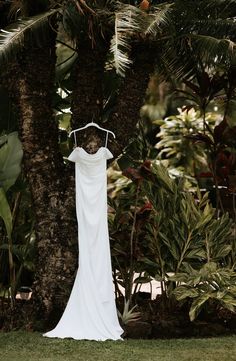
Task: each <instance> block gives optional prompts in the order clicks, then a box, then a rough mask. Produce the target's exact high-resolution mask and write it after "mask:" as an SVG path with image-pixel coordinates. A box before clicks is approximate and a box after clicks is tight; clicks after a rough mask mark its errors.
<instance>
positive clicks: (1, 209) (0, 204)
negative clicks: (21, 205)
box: [0, 188, 12, 239]
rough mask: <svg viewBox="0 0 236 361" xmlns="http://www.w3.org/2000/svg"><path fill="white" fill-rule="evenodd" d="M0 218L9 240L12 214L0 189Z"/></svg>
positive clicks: (3, 192) (2, 190)
mask: <svg viewBox="0 0 236 361" xmlns="http://www.w3.org/2000/svg"><path fill="white" fill-rule="evenodd" d="M0 217H1V218H2V219H3V222H4V224H5V227H6V231H7V236H8V238H9V239H10V238H11V233H12V214H11V209H10V206H9V203H8V201H7V197H6V194H5V191H4V189H3V188H0Z"/></svg>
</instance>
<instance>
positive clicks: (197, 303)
mask: <svg viewBox="0 0 236 361" xmlns="http://www.w3.org/2000/svg"><path fill="white" fill-rule="evenodd" d="M211 296H212V295H211V293H204V294H203V295H201V296H200V297H198V298H197V299H195V300H194V301H193V303H192V305H191V308H190V311H189V317H190V320H191V321H194V320H195V318H196V317H197V316H198V314H199V312H200V311H201V309H202V307H203V305H204V303H206V302H207V301H208V300H209V298H211Z"/></svg>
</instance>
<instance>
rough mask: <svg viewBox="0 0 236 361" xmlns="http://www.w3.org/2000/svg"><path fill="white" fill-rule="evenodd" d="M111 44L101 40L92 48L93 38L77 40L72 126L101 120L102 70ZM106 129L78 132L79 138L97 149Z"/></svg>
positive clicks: (89, 149) (91, 148) (92, 149)
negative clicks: (83, 40)
mask: <svg viewBox="0 0 236 361" xmlns="http://www.w3.org/2000/svg"><path fill="white" fill-rule="evenodd" d="M107 50H108V43H105V42H102V41H101V40H100V43H99V46H96V47H95V48H93V47H92V44H91V41H90V40H89V39H88V40H87V41H85V42H78V46H77V51H78V61H77V64H76V65H75V68H74V71H73V79H74V87H73V97H72V106H71V111H72V121H71V126H72V128H73V129H74V128H78V127H82V126H84V125H85V124H87V123H89V122H91V121H94V122H96V123H99V122H100V118H101V114H102V108H103V73H104V65H105V60H106V55H107ZM103 137H104V132H100V131H97V130H96V129H95V128H89V129H88V130H86V131H83V132H80V133H77V141H78V143H79V144H80V145H82V146H84V147H85V148H86V149H87V151H89V152H90V151H91V152H94V151H96V149H97V148H98V147H99V146H101V145H102V142H103V141H104V139H103Z"/></svg>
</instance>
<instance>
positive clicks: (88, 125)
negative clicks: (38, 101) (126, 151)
mask: <svg viewBox="0 0 236 361" xmlns="http://www.w3.org/2000/svg"><path fill="white" fill-rule="evenodd" d="M88 127H96V128H98V129H100V130H103V131H104V132H106V133H107V135H106V146H107V140H108V134H109V133H110V134H111V135H112V136H113V137H114V138H115V137H116V136H115V133H113V132H112V131H111V130H108V129H105V128H102V127H100V125H98V124H97V123H95V122H93V121H92V122H90V123H88V124H86V125H85V126H84V127H80V128H77V129H74V130H72V131H71V132H70V134H69V137H71V135H72V134H74V139H75V145H76V146H77V141H76V135H75V133H76V132H79V131H80V130H83V129H86V128H88Z"/></svg>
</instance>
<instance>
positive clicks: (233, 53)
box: [189, 34, 236, 65]
mask: <svg viewBox="0 0 236 361" xmlns="http://www.w3.org/2000/svg"><path fill="white" fill-rule="evenodd" d="M189 39H190V41H191V43H192V46H193V48H194V50H195V51H196V52H197V53H198V54H199V55H200V57H201V58H202V60H203V62H204V63H205V64H206V65H214V64H216V62H220V61H222V60H229V61H230V60H232V59H235V57H236V43H235V42H233V41H232V40H230V39H217V38H215V37H212V36H208V35H199V34H198V35H193V34H191V35H190V36H189Z"/></svg>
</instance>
